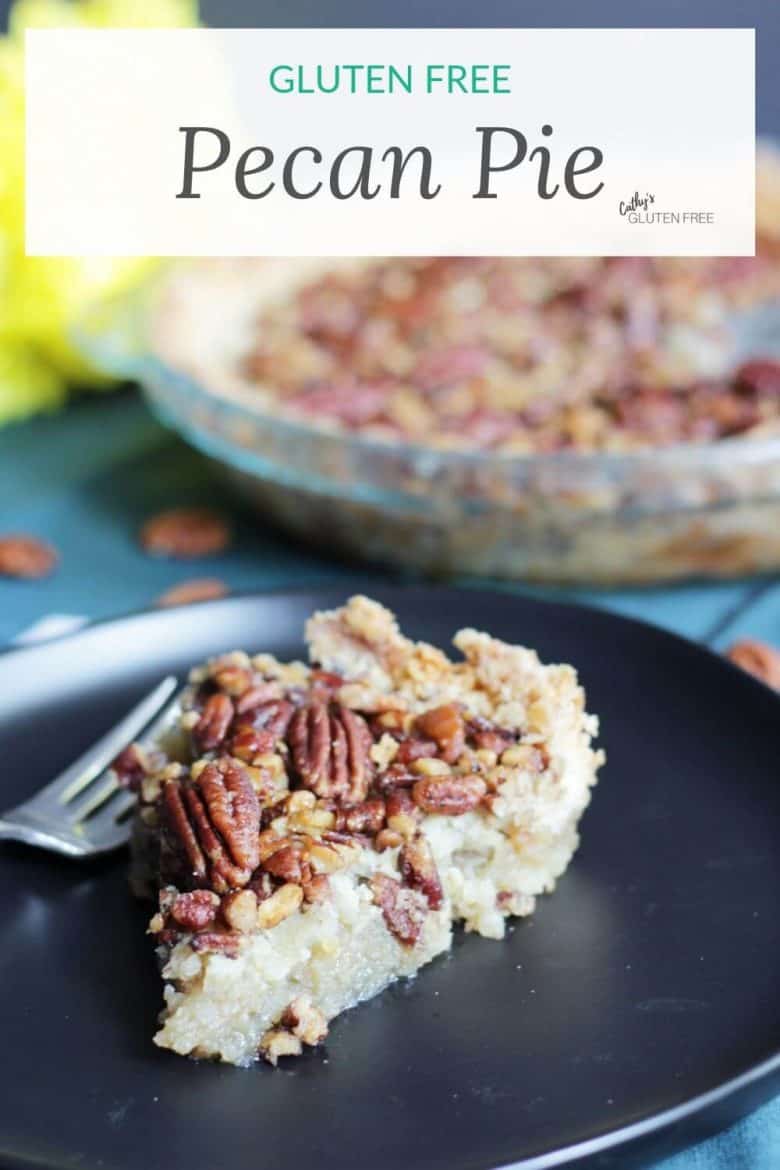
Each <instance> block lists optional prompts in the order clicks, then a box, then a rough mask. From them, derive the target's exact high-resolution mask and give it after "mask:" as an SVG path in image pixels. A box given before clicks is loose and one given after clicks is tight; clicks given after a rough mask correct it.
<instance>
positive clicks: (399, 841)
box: [117, 597, 603, 1064]
mask: <svg viewBox="0 0 780 1170" xmlns="http://www.w3.org/2000/svg"><path fill="white" fill-rule="evenodd" d="M306 635H307V641H308V644H309V653H310V657H311V660H312V663H313V665H312V666H311V667H309V666H306V665H304V664H303V663H300V662H292V663H288V664H283V663H280V662H278V661H277V660H276V659H275V658H272V657H271V656H270V655H267V654H259V655H256V656H255V657H254V658H250V657H249V656H248V655H246V654H243V653H234V654H228V655H225V656H223V657H220V658H217V659H215V660H213V661H211V662H209V663H208V664H207V665H206V666H205V667H202V668H199V669H197V670H195V671H193V673H192V676H191V687H190V690H189V692H188V695H187V698H186V699H185V701H184V703H183V708H182V711H181V713H180V718H179V726H178V727H177V728H176V729H175V730H174V732H172V733H171V734H168V735H167V736H166V737H165V739H164V742H163V743H162V744H157V745H154V750H151V751H150V750H147V751H143V750H142V749H139V748H133V749H130V750H129V751H128V752H125V753H123V756H122V758H121V760H120V761H119V762H118V764H117V768H118V771H119V772H120V774H121V775H122V776H123V777H124V779H125V780H126V781H127V782H128V783H132V784H134V785H136V786H137V788H138V794H139V805H138V817H137V824H136V833H135V865H134V873H135V878H136V881H137V882H139V883H141V882H142V883H144V884H146V886H147V888H148V886H149V884H150V883H151V884H152V885H153V886H155V887H156V893H157V894H158V897H159V908H158V910H157V912H156V913H155V914H154V916H153V918H152V920H151V923H150V927H149V929H150V931H151V933H152V934H153V935H154V937H155V940H156V943H157V947H158V955H159V958H160V963H161V968H162V974H163V978H164V980H165V1009H164V1011H163V1013H162V1026H161V1028H160V1031H159V1032H158V1033H157V1035H156V1037H155V1041H156V1043H157V1044H159V1045H160V1046H161V1047H163V1048H170V1049H173V1050H174V1051H175V1052H179V1053H182V1054H189V1055H192V1056H198V1057H216V1058H219V1059H221V1060H224V1061H228V1062H231V1063H234V1064H247V1063H249V1062H250V1061H252V1060H253V1059H254V1058H255V1057H256V1056H257V1055H258V1054H259V1055H262V1056H264V1057H266V1058H267V1059H268V1060H270V1061H271V1062H272V1063H274V1064H275V1063H276V1061H277V1060H278V1058H279V1057H280V1056H283V1055H291V1054H297V1053H299V1052H301V1050H302V1046H303V1045H304V1044H311V1045H314V1044H318V1043H319V1042H320V1041H321V1040H322V1039H323V1038H324V1037H325V1035H326V1033H327V1029H328V1022H329V1021H330V1020H331V1019H332V1018H333V1017H334V1016H336V1015H338V1013H339V1012H342V1011H344V1010H345V1009H346V1008H349V1007H351V1006H353V1005H354V1004H356V1003H359V1002H360V1001H361V1000H364V999H367V998H368V997H369V996H372V995H375V994H376V993H377V992H379V991H380V990H381V989H382V988H384V987H386V986H387V984H389V983H390V982H392V981H393V980H395V979H397V978H399V977H400V976H405V975H412V974H414V972H416V971H417V970H418V969H419V968H420V967H421V966H422V965H423V964H424V963H427V962H428V961H429V960H430V959H432V958H433V957H434V956H435V955H438V954H440V953H441V952H442V951H446V950H447V948H448V947H449V945H450V942H451V937H452V926H453V923H456V922H463V923H465V926H466V929H467V930H474V931H477V932H478V933H480V934H482V935H485V936H486V937H489V938H501V937H502V935H503V934H504V925H505V920H506V919H507V917H509V916H511V915H527V914H530V913H531V912H532V910H533V908H534V899H535V897H536V895H537V894H540V893H543V892H546V891H549V890H552V889H553V887H554V885H555V881H556V879H557V878H558V877H559V876H560V874H562V873H563V871H564V870H565V869H566V866H567V864H568V862H569V860H570V858H571V856H572V854H573V852H574V850H575V848H576V846H577V842H578V836H577V822H578V820H579V817H580V815H581V813H582V811H583V809H584V808H585V806H586V804H587V803H588V799H589V792H590V787H591V786H592V785H593V784H594V782H595V779H596V772H597V769H598V767H599V765H600V764H601V762H602V759H603V754H602V753H601V752H597V751H594V750H593V749H592V748H591V738H592V736H593V735H594V734H595V733H596V731H597V720H596V718H595V717H594V716H592V715H588V714H586V712H585V708H584V695H583V691H582V689H581V688H580V686H579V685H578V683H577V676H576V674H575V672H574V670H573V669H572V668H571V667H570V666H544V665H542V664H541V663H540V661H539V659H538V657H537V655H536V654H535V653H534V652H533V651H532V650H527V649H524V648H522V647H518V646H509V645H506V644H505V643H503V642H499V641H497V640H495V639H493V638H491V637H489V636H488V635H487V634H481V633H477V632H476V631H475V630H468V629H467V630H461V631H460V633H458V634H457V635H456V637H455V645H456V647H457V648H458V650H460V651H461V652H462V654H463V660H462V661H458V662H455V663H453V662H451V661H450V660H449V659H448V658H447V657H446V656H445V655H444V654H443V653H442V652H441V651H440V650H437V649H435V648H434V647H433V646H429V645H426V644H425V643H422V642H420V643H415V642H412V641H410V640H409V639H407V638H405V637H404V636H403V635H402V634H401V633H400V631H399V629H398V626H397V624H396V621H395V619H394V617H393V615H392V614H391V613H390V612H389V611H388V610H386V609H384V608H383V607H382V606H381V605H379V604H377V603H376V602H373V601H370V600H368V599H367V598H365V597H353V598H352V599H351V600H350V601H349V602H348V603H347V605H345V606H344V607H343V608H342V609H339V610H335V611H332V612H328V613H318V614H315V615H314V617H312V618H311V620H310V621H309V623H308V626H307V631H306ZM161 752H164V753H165V755H164V756H163V755H162V754H161Z"/></svg>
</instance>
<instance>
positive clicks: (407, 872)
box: [398, 833, 444, 910]
mask: <svg viewBox="0 0 780 1170" xmlns="http://www.w3.org/2000/svg"><path fill="white" fill-rule="evenodd" d="M398 862H399V865H400V867H401V877H402V878H403V880H404V884H405V885H407V886H411V887H412V889H414V890H419V891H420V893H421V894H423V895H424V897H425V899H426V901H427V902H428V905H429V906H430V908H431V910H438V909H439V908H440V906H441V904H442V900H443V898H444V891H443V889H442V886H441V879H440V878H439V871H438V870H437V868H436V862H435V861H434V860H433V854H432V853H431V847H430V845H429V844H428V842H427V840H426V839H425V837H424V836H423V834H422V833H418V834H417V836H416V837H413V838H412V840H411V841H407V842H406V844H405V845H404V847H403V849H402V850H401V852H400V854H399V857H398Z"/></svg>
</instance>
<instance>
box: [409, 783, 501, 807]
mask: <svg viewBox="0 0 780 1170" xmlns="http://www.w3.org/2000/svg"><path fill="white" fill-rule="evenodd" d="M486 792H487V785H486V784H485V781H484V780H482V779H481V778H480V777H479V776H468V775H467V776H460V775H450V776H424V777H423V779H422V780H418V781H417V783H416V784H415V786H414V788H413V789H412V799H413V800H414V803H415V804H416V805H417V807H418V808H421V809H422V811H423V812H426V813H439V814H440V815H442V816H449V817H457V816H461V814H462V813H466V812H469V811H470V810H471V809H473V808H476V807H477V805H478V804H479V803H480V801H481V800H482V798H483V796H484V795H485V793H486Z"/></svg>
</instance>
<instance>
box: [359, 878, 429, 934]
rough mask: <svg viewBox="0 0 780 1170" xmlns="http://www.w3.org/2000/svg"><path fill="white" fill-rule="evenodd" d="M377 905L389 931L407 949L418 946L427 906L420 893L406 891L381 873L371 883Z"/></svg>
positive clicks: (398, 883)
mask: <svg viewBox="0 0 780 1170" xmlns="http://www.w3.org/2000/svg"><path fill="white" fill-rule="evenodd" d="M370 887H371V893H372V895H373V899H374V903H375V905H377V906H378V907H379V908H380V910H381V911H382V915H383V916H384V920H385V923H386V924H387V928H388V930H389V931H391V933H392V934H394V935H395V937H396V938H397V939H398V941H399V942H400V943H403V945H404V946H414V944H415V943H416V942H417V940H418V938H419V937H420V934H421V932H422V928H423V924H424V922H425V916H426V914H427V906H426V904H425V899H424V898H423V896H422V895H421V894H419V893H418V892H417V891H416V890H410V889H408V888H407V889H405V888H404V887H403V886H402V885H401V883H400V882H397V881H396V880H395V878H391V877H388V876H387V874H384V873H377V874H374V876H373V877H372V879H371V882H370Z"/></svg>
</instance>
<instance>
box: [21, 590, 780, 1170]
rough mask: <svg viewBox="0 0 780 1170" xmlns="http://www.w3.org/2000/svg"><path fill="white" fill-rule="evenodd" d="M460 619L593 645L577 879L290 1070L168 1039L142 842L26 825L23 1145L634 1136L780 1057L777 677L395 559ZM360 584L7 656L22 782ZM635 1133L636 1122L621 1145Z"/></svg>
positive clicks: (449, 620)
mask: <svg viewBox="0 0 780 1170" xmlns="http://www.w3.org/2000/svg"><path fill="white" fill-rule="evenodd" d="M372 591H373V592H374V593H375V594H376V595H378V596H379V597H380V599H382V600H385V601H387V602H388V604H390V605H392V606H393V608H395V609H396V610H397V612H398V613H399V615H400V617H401V619H402V621H403V624H404V626H405V627H406V628H407V630H408V631H409V632H410V633H411V634H413V635H415V636H417V637H427V638H428V639H429V640H431V641H433V642H438V643H440V644H442V645H446V644H447V642H448V640H449V637H450V635H451V634H452V632H453V631H454V630H455V629H456V628H458V627H459V626H462V625H478V626H483V627H487V628H489V629H490V630H491V631H492V632H494V633H495V634H497V635H500V636H501V637H503V638H506V639H509V640H511V641H520V642H526V643H529V644H531V645H533V646H536V647H538V648H539V650H540V652H541V654H542V655H543V657H544V658H547V659H552V660H566V661H569V660H570V661H573V662H574V663H575V664H576V665H577V666H578V667H579V669H580V673H581V676H582V678H583V680H584V682H585V683H586V685H587V689H588V696H589V705H590V707H591V709H592V710H595V711H598V712H599V714H600V715H601V717H602V727H603V742H604V743H605V745H606V747H607V749H608V752H609V764H608V766H607V768H606V769H605V770H604V773H603V778H602V781H601V783H600V785H599V787H598V789H597V790H596V793H595V798H594V801H593V804H592V806H591V808H590V810H589V811H588V813H587V814H586V817H585V820H584V824H583V845H582V848H581V851H580V853H579V854H578V856H577V858H576V859H575V861H574V863H573V864H572V866H571V870H570V872H569V873H568V874H567V875H566V878H565V880H564V881H563V882H562V883H561V886H560V889H559V890H558V892H557V893H556V894H555V895H554V896H553V897H551V898H547V899H543V900H542V901H541V903H540V905H539V908H538V911H537V913H536V915H535V916H534V917H533V919H532V920H531V921H529V922H527V923H524V924H523V925H519V926H517V928H516V929H515V930H514V931H513V933H512V934H511V935H510V936H509V937H508V938H507V940H506V941H505V942H503V943H497V942H491V941H488V940H483V939H479V938H476V937H474V936H463V935H461V936H460V937H458V938H457V940H456V944H455V948H454V954H453V955H452V956H451V957H448V958H443V959H440V960H437V961H436V962H434V963H433V964H432V965H431V966H430V967H428V968H427V969H426V970H425V971H423V972H422V973H421V974H420V975H419V977H418V978H417V980H416V981H415V982H413V983H407V984H403V985H397V986H395V987H394V988H392V989H391V990H389V991H388V992H386V993H385V994H384V995H382V996H380V997H379V998H378V999H376V1000H374V1001H373V1002H371V1003H369V1004H366V1005H364V1006H362V1007H360V1008H357V1009H356V1010H355V1011H353V1012H351V1013H348V1014H347V1015H346V1016H344V1017H343V1018H342V1019H341V1020H340V1021H339V1022H338V1023H337V1024H336V1025H335V1026H334V1028H333V1029H332V1033H331V1036H330V1038H329V1040H328V1044H327V1050H326V1051H325V1052H324V1053H310V1054H308V1055H307V1056H305V1057H303V1058H302V1059H301V1060H300V1061H298V1062H297V1063H293V1064H288V1065H287V1066H286V1067H282V1068H281V1069H280V1070H279V1071H276V1072H274V1071H273V1070H271V1069H270V1068H268V1067H265V1066H262V1067H260V1066H259V1067H256V1068H254V1069H251V1070H249V1071H244V1070H237V1069H233V1068H227V1067H219V1066H214V1065H205V1064H201V1065H198V1064H194V1063H191V1062H188V1061H186V1060H182V1059H181V1058H178V1057H174V1056H171V1055H170V1054H168V1053H162V1052H158V1051H157V1050H156V1049H155V1048H154V1047H153V1046H152V1044H151V1034H152V1030H153V1026H154V1018H155V1013H156V1011H157V1009H158V1008H159V1005H160V983H159V979H158V976H157V972H156V970H155V967H154V962H153V957H152V948H151V946H150V944H149V940H148V939H145V938H144V935H143V931H144V924H145V913H144V912H143V911H142V909H141V908H139V907H137V906H134V905H133V904H132V903H131V902H130V900H129V897H128V894H127V890H126V885H125V866H126V859H125V857H123V856H119V857H116V858H114V859H113V860H110V861H104V862H102V863H100V864H95V865H92V866H84V865H77V864H71V863H67V862H63V861H58V860H57V859H56V858H52V857H48V856H46V855H44V854H41V853H37V852H34V851H29V850H25V849H24V848H22V847H15V846H8V845H6V846H4V847H3V848H2V852H1V853H0V868H1V870H2V872H1V873H0V898H1V899H2V906H1V908H0V915H1V918H0V921H2V924H3V947H2V952H1V953H0V963H2V992H3V994H2V1000H1V1001H0V1035H2V1044H3V1050H4V1060H3V1066H4V1074H3V1084H2V1091H1V1092H0V1158H4V1160H5V1163H6V1164H8V1165H10V1166H14V1167H22V1166H32V1165H35V1166H38V1167H57V1168H64V1167H74V1168H75V1167H79V1168H81V1170H97V1168H98V1167H102V1168H104V1170H139V1168H140V1167H143V1168H144V1170H157V1168H160V1170H179V1168H182V1170H184V1168H186V1170H217V1168H220V1170H221V1168H223V1167H225V1168H228V1167H229V1168H230V1170H263V1168H265V1167H269V1168H270V1167H273V1168H275V1170H310V1168H311V1167H313V1166H314V1167H317V1170H417V1168H418V1167H420V1168H421V1167H426V1168H431V1170H433V1168H437V1170H438V1168H440V1170H477V1168H480V1170H482V1168H487V1167H498V1166H505V1165H507V1164H515V1163H517V1164H519V1165H522V1166H523V1167H532V1166H533V1167H548V1166H554V1165H558V1164H560V1163H562V1162H564V1161H568V1160H573V1159H578V1158H589V1159H594V1160H595V1161H596V1162H597V1164H598V1165H599V1166H604V1165H613V1164H614V1165H619V1166H620V1167H624V1166H627V1165H629V1164H631V1163H632V1162H634V1161H644V1160H645V1159H646V1158H647V1157H648V1156H649V1154H652V1155H654V1156H657V1155H659V1154H660V1153H662V1152H665V1150H667V1149H671V1148H674V1147H675V1146H676V1145H679V1144H681V1143H683V1142H690V1141H694V1140H696V1139H697V1138H698V1137H701V1136H703V1135H704V1134H706V1133H707V1132H710V1131H712V1130H713V1129H714V1128H717V1127H718V1126H721V1125H723V1124H725V1123H726V1122H728V1121H730V1120H731V1119H733V1118H734V1117H736V1116H737V1115H738V1114H739V1113H740V1112H744V1111H745V1110H746V1109H748V1108H749V1107H751V1106H753V1105H755V1104H757V1103H758V1102H759V1101H760V1100H761V1099H763V1098H764V1097H766V1096H768V1095H769V1094H770V1093H771V1092H772V1091H773V1090H776V1089H777V1087H778V1081H780V996H778V989H779V988H780V947H779V946H778V942H779V941H780V940H779V938H778V935H779V933H780V850H778V841H779V834H778V828H779V827H780V785H778V775H777V772H778V760H779V759H780V721H778V713H779V712H780V706H779V705H778V701H777V699H776V698H775V697H774V696H773V695H772V694H771V693H770V692H769V691H768V690H766V689H765V688H764V687H762V686H761V685H760V684H759V683H756V682H754V681H752V680H751V679H750V678H748V677H746V676H743V675H742V674H741V673H739V672H738V671H737V670H736V669H734V668H732V667H731V666H729V665H728V664H726V663H722V662H719V661H718V660H717V659H716V658H714V657H713V656H712V655H711V654H709V653H707V652H706V651H704V650H701V649H699V648H697V647H696V646H693V645H691V644H689V643H687V642H685V641H682V640H681V639H679V638H676V637H674V636H672V635H670V634H666V633H663V632H661V631H659V630H656V629H653V628H652V627H649V626H645V625H642V624H640V623H637V622H632V621H628V620H626V619H623V618H618V617H613V616H610V615H608V614H605V613H601V612H596V611H589V610H584V609H578V608H574V607H568V606H561V605H551V604H544V603H540V602H536V601H530V600H523V599H519V598H515V597H510V596H508V595H502V594H488V593H478V592H471V591H469V592H462V593H461V592H456V591H453V590H443V589H413V590H402V589H385V588H381V589H376V590H372ZM344 596H345V592H344V589H343V587H342V588H341V589H339V590H338V592H337V591H336V590H335V589H326V590H320V591H314V592H307V593H293V594H288V595H271V596H265V597H259V598H246V597H239V598H233V599H228V600H225V601H218V602H212V603H208V604H206V605H201V606H190V607H186V608H182V609H178V610H165V611H157V612H153V613H142V614H137V615H135V616H131V617H128V618H124V619H122V620H120V621H115V622H108V623H105V624H100V625H95V626H92V627H90V628H88V629H86V630H84V631H82V632H81V633H78V634H76V635H75V636H73V637H69V638H65V639H62V640H60V641H58V642H54V643H50V644H49V645H47V646H41V647H37V648H32V649H28V650H24V651H19V652H14V653H11V654H7V655H5V656H2V657H0V693H2V696H3V699H2V707H3V713H2V719H1V720H0V760H2V802H3V803H4V804H11V803H12V802H15V801H17V800H19V799H21V798H23V797H24V796H26V795H28V794H29V793H31V792H32V791H33V790H34V789H35V788H36V787H37V786H39V785H41V784H43V783H44V781H45V780H46V779H47V778H49V777H50V776H51V775H52V774H53V773H55V772H56V771H57V770H59V769H60V767H62V766H63V765H65V764H66V763H67V762H68V761H69V760H70V759H72V758H73V757H74V756H75V755H76V754H77V753H78V752H80V751H81V750H82V749H83V748H84V747H86V746H87V745H88V744H89V743H90V742H91V741H92V740H93V739H94V738H95V737H96V736H97V735H98V734H99V733H101V732H102V731H104V730H105V729H106V728H107V727H108V726H109V725H110V724H111V722H112V721H113V720H114V719H116V718H117V717H118V716H119V715H120V714H121V713H122V712H123V711H124V710H125V709H126V708H127V707H128V706H129V705H130V703H131V702H132V701H133V699H134V698H135V697H136V696H138V695H139V694H140V693H141V692H142V691H143V689H144V688H145V687H148V686H149V685H150V684H151V683H152V682H153V681H154V680H155V679H157V678H158V677H159V676H160V675H161V674H163V672H166V671H169V670H171V669H174V670H177V671H183V670H184V668H185V667H186V666H187V665H188V664H189V663H190V662H192V661H194V660H198V659H200V658H203V657H204V656H206V655H207V654H209V653H213V652H216V651H219V650H223V649H227V648H234V647H236V646H244V647H246V648H249V649H261V648H262V649H270V650H272V651H275V652H276V653H279V654H281V655H288V654H296V653H300V651H301V647H300V632H301V628H302V625H303V621H304V619H305V618H306V616H307V615H308V614H309V613H310V612H311V610H312V609H314V608H319V607H322V606H329V605H333V604H337V603H339V602H340V601H341V600H343V598H344ZM610 1151H612V1152H611V1153H610Z"/></svg>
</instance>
